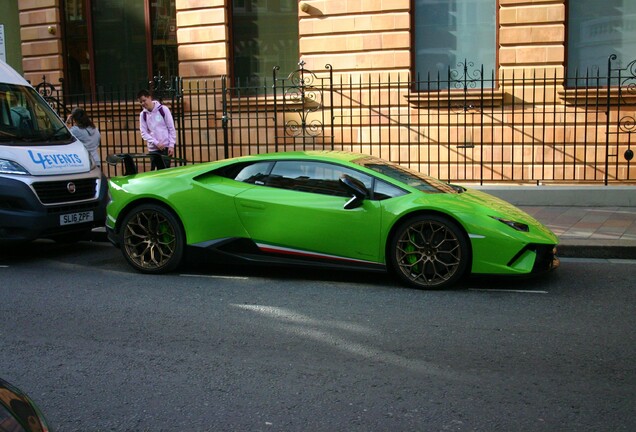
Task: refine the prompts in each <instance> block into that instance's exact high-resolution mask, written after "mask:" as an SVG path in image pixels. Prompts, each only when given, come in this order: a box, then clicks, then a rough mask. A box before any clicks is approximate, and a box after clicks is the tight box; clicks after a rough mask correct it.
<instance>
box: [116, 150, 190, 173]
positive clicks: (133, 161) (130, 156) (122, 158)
mask: <svg viewBox="0 0 636 432" xmlns="http://www.w3.org/2000/svg"><path fill="white" fill-rule="evenodd" d="M138 159H144V160H146V159H147V160H154V162H155V165H157V166H159V167H161V168H159V169H163V168H168V167H170V166H171V165H172V166H177V165H186V164H187V161H186V160H185V159H181V158H176V157H171V156H164V155H158V154H149V153H116V154H112V155H108V157H107V158H106V162H107V163H108V165H112V166H115V167H117V166H118V165H119V164H123V165H124V175H125V176H129V175H134V174H137V173H138V172H139V170H138V168H137V160H138Z"/></svg>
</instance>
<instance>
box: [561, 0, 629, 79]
mask: <svg viewBox="0 0 636 432" xmlns="http://www.w3.org/2000/svg"><path fill="white" fill-rule="evenodd" d="M568 5H569V9H568V72H567V73H568V78H569V79H568V85H569V86H571V87H584V86H592V85H597V81H596V80H595V78H596V77H605V76H606V75H607V59H608V57H609V56H610V55H611V54H616V55H617V57H618V58H617V61H616V64H615V66H614V67H625V66H627V64H629V63H630V62H631V61H632V60H636V1H634V0H576V1H570V2H568ZM577 76H578V77H579V79H575V77H577ZM598 84H600V85H606V84H607V81H606V80H604V79H603V80H599V81H598ZM612 84H614V83H612Z"/></svg>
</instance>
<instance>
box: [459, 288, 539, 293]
mask: <svg viewBox="0 0 636 432" xmlns="http://www.w3.org/2000/svg"><path fill="white" fill-rule="evenodd" d="M468 291H488V292H509V293H522V294H548V292H547V291H538V290H515V289H488V288H468Z"/></svg>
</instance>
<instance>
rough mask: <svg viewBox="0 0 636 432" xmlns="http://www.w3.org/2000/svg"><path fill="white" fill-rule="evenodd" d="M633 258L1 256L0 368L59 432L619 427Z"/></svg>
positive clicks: (84, 249) (630, 413)
mask: <svg viewBox="0 0 636 432" xmlns="http://www.w3.org/2000/svg"><path fill="white" fill-rule="evenodd" d="M635 272H636V261H609V260H564V262H563V263H562V266H561V268H560V269H559V270H557V271H556V272H554V273H552V274H550V275H548V276H547V277H543V278H539V279H532V280H502V279H495V280H492V279H487V280H469V281H467V282H466V283H464V284H462V286H461V287H459V288H458V289H456V290H452V291H419V290H414V289H409V288H404V287H402V286H400V285H398V284H396V283H395V282H394V281H393V280H392V279H391V278H389V277H388V276H385V275H378V274H364V273H356V274H348V273H341V272H337V273H326V272H317V271H313V272H307V271H294V272H292V271H290V270H289V269H277V268H271V269H258V270H250V271H246V270H242V269H237V268H216V267H210V266H207V265H195V266H192V267H190V268H187V269H185V270H184V271H183V272H182V273H178V274H173V275H167V276H148V275H142V274H139V273H136V272H134V271H133V270H132V269H131V268H129V267H128V265H127V264H126V263H125V262H124V259H123V257H122V256H121V255H120V253H119V251H117V250H116V249H114V248H113V247H111V246H110V245H108V244H105V243H79V244H77V245H57V244H54V243H46V242H39V243H35V244H33V245H30V246H29V247H25V248H21V249H13V248H11V249H8V248H4V250H3V251H2V252H0V317H2V318H1V320H0V342H1V345H0V346H1V347H2V348H1V349H0V376H2V377H3V378H5V379H6V380H8V381H9V382H12V383H13V384H15V385H17V386H18V387H20V388H22V390H24V391H26V392H27V393H28V394H29V395H30V396H31V397H32V398H33V399H34V400H35V401H36V402H37V403H38V404H39V405H40V407H41V409H42V411H43V412H44V413H45V416H46V417H47V418H48V420H49V422H50V423H51V425H52V426H53V428H54V430H57V431H128V430H148V431H164V430H192V431H301V430H302V431H307V430H311V431H512V430H514V431H557V430H558V431H595V432H596V431H633V430H636V370H635V369H636V368H635V363H636V360H635V358H636V332H635V330H636V313H635V308H634V305H635V304H636V287H635V286H634V273H635Z"/></svg>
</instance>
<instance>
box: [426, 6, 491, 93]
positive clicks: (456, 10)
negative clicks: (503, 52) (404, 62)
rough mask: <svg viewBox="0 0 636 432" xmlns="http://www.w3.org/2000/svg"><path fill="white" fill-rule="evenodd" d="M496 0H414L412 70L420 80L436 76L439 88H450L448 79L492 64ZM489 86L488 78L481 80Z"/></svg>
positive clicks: (450, 83) (453, 78) (486, 67)
mask: <svg viewBox="0 0 636 432" xmlns="http://www.w3.org/2000/svg"><path fill="white" fill-rule="evenodd" d="M496 6H497V2H496V0H461V1H459V0H416V1H415V20H414V32H415V72H416V74H419V79H420V80H427V79H428V78H429V77H430V79H431V80H433V81H435V80H437V78H438V76H439V79H440V81H441V82H440V85H439V88H437V86H435V87H436V88H431V89H430V90H439V89H440V88H441V89H443V88H453V87H454V85H453V82H449V77H448V75H449V70H450V71H451V73H452V74H453V75H452V76H451V80H455V79H463V76H464V64H466V63H467V66H468V74H469V75H470V76H473V77H474V76H476V75H475V74H476V72H478V71H480V70H481V67H482V65H483V68H484V71H488V72H490V71H491V70H493V69H494V68H495V59H496V49H497V43H496V30H497V11H496ZM484 85H485V86H488V87H490V86H492V83H491V82H489V81H488V82H487V84H484Z"/></svg>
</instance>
